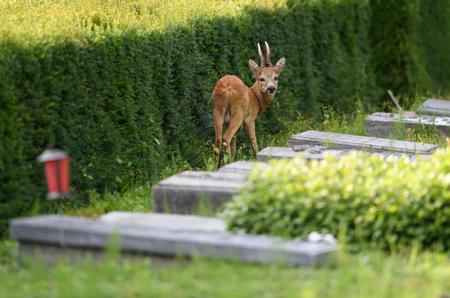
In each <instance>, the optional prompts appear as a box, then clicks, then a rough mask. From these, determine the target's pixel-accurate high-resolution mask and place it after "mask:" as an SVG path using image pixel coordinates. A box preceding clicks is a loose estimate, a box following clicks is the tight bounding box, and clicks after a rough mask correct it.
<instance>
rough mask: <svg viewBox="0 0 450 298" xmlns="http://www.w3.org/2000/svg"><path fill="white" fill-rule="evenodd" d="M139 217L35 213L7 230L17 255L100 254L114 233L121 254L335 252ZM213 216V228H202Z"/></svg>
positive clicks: (261, 257)
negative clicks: (15, 247) (89, 217)
mask: <svg viewBox="0 0 450 298" xmlns="http://www.w3.org/2000/svg"><path fill="white" fill-rule="evenodd" d="M138 217H139V219H133V214H113V215H106V216H104V217H102V218H100V219H87V218H76V217H68V216H54V215H53V216H39V217H31V218H23V219H16V220H13V221H12V222H11V225H10V232H11V236H12V237H13V238H14V239H16V240H17V241H18V242H19V256H21V257H24V256H26V255H28V256H30V254H33V253H35V252H43V253H45V252H46V251H50V253H49V254H47V255H46V256H47V257H49V258H52V256H55V255H61V254H65V253H67V254H70V255H73V254H74V253H76V252H94V253H98V252H99V251H103V250H104V248H105V247H106V246H108V244H109V242H110V238H111V236H113V235H118V236H119V239H120V244H119V245H120V249H121V251H122V253H124V254H139V255H146V256H159V257H174V256H181V257H192V256H201V257H205V258H219V259H226V260H230V259H231V260H239V261H243V262H252V263H286V264H291V265H296V266H312V265H317V264H321V263H323V262H324V261H325V259H326V258H327V256H328V255H329V254H330V253H332V252H334V251H335V250H336V246H335V245H333V244H329V243H325V242H318V243H317V242H308V241H301V240H282V239H280V238H275V237H268V236H256V235H246V234H233V233H229V232H226V231H225V230H222V228H224V226H225V225H224V223H223V222H222V223H219V221H220V220H219V219H215V220H214V219H210V218H201V217H189V218H188V219H186V218H183V217H182V216H176V215H165V216H164V217H161V216H156V218H153V217H154V215H153V214H146V215H145V214H139V215H138ZM211 220H213V225H214V227H215V228H212V229H210V228H206V226H208V225H210V224H211ZM191 221H192V223H190V222H191ZM202 221H203V222H202ZM173 222H176V224H173ZM183 223H184V225H183ZM201 226H205V227H204V228H203V227H201ZM58 252H59V253H58ZM69 257H70V256H69Z"/></svg>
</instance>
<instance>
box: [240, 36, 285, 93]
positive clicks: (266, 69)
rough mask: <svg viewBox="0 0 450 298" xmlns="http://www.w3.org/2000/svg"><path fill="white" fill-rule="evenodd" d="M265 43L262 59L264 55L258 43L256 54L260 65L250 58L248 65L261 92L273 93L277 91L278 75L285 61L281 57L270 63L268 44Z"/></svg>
mask: <svg viewBox="0 0 450 298" xmlns="http://www.w3.org/2000/svg"><path fill="white" fill-rule="evenodd" d="M265 44H266V59H264V55H263V53H262V51H261V46H260V45H259V43H258V54H259V59H260V61H261V63H260V65H259V66H258V64H257V63H256V62H255V61H254V60H252V59H250V60H249V61H248V66H249V67H250V70H251V71H252V73H253V74H254V75H255V77H256V83H257V87H258V90H259V91H260V92H261V93H263V94H268V95H273V94H275V92H276V91H277V88H278V76H279V75H280V74H281V72H282V71H283V68H284V65H285V63H286V59H285V58H284V57H283V58H281V59H280V60H278V62H277V63H276V64H275V66H273V65H272V63H271V62H270V48H269V44H268V43H267V42H265Z"/></svg>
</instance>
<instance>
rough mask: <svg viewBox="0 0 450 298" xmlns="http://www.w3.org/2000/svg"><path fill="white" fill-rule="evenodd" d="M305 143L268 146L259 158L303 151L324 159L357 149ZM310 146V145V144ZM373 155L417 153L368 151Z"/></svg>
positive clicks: (307, 156)
mask: <svg viewBox="0 0 450 298" xmlns="http://www.w3.org/2000/svg"><path fill="white" fill-rule="evenodd" d="M299 146H304V145H295V146H293V147H268V148H265V149H264V150H262V151H261V152H260V154H258V159H259V160H261V161H268V160H270V159H291V158H294V157H295V156H297V155H299V154H301V153H303V157H304V158H305V159H307V160H322V159H324V157H325V154H330V155H332V156H334V157H340V156H343V155H345V154H348V153H349V152H351V151H354V150H355V149H341V150H337V149H330V148H329V147H325V146H313V147H311V149H309V150H305V149H304V148H302V147H299ZM308 146H309V145H308ZM368 153H370V154H372V155H380V156H384V157H386V158H387V157H391V156H396V157H400V156H407V157H408V158H410V159H414V158H415V156H416V155H415V154H408V153H401V152H393V151H372V152H368Z"/></svg>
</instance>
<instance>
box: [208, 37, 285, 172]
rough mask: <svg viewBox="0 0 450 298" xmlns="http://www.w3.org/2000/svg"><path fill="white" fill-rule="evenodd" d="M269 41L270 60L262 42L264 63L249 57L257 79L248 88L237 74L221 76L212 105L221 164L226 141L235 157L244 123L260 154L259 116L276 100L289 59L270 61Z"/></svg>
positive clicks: (227, 149)
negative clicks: (264, 51) (240, 129)
mask: <svg viewBox="0 0 450 298" xmlns="http://www.w3.org/2000/svg"><path fill="white" fill-rule="evenodd" d="M265 44H266V59H264V55H263V53H262V51H261V47H260V45H259V43H258V54H259V59H260V61H261V63H260V65H259V66H258V64H257V63H256V62H255V61H253V60H251V59H250V60H249V62H248V65H249V68H250V70H251V72H252V73H253V74H254V75H255V78H256V81H255V83H254V84H253V85H252V86H251V87H247V86H246V85H245V84H244V83H243V82H242V80H241V79H240V78H239V77H237V76H233V75H226V76H224V77H222V78H220V79H219V80H218V81H217V83H216V86H215V87H214V90H213V92H212V108H213V119H214V129H215V134H216V140H215V152H216V154H217V160H216V163H217V165H218V164H219V158H220V150H221V147H222V144H223V145H224V146H225V150H226V152H227V153H228V155H229V156H230V159H231V160H233V159H234V155H235V153H236V136H235V134H236V133H237V131H238V129H239V128H240V127H241V126H242V125H244V126H245V130H246V132H247V135H248V138H249V140H250V144H251V146H252V149H253V152H255V155H256V154H257V153H258V144H257V142H256V135H255V120H256V117H258V115H259V114H260V113H262V112H264V111H265V110H266V109H267V107H268V106H269V105H270V104H271V103H272V101H273V98H274V95H275V92H276V90H277V86H278V76H279V75H280V73H281V72H282V71H283V68H284V65H285V62H286V59H285V58H284V57H283V58H281V59H280V60H278V62H277V63H276V65H275V66H273V65H272V63H271V62H270V48H269V45H268V44H267V42H265ZM224 122H225V123H227V124H228V128H227V130H226V132H225V133H224V134H223V135H222V126H223V123H224Z"/></svg>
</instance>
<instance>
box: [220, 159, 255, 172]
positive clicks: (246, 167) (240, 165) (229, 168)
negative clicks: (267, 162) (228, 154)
mask: <svg viewBox="0 0 450 298" xmlns="http://www.w3.org/2000/svg"><path fill="white" fill-rule="evenodd" d="M254 165H255V162H250V161H235V162H232V163H229V164H227V165H225V166H223V167H221V168H220V169H219V170H218V172H231V173H248V172H250V171H251V169H252V168H253V166H254Z"/></svg>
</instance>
